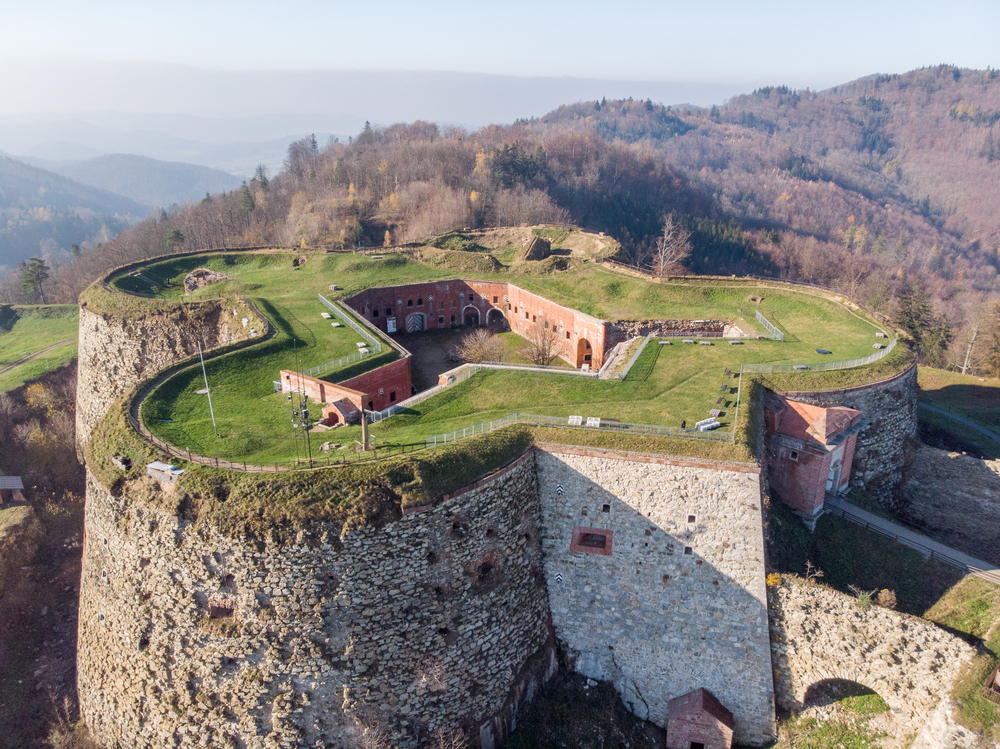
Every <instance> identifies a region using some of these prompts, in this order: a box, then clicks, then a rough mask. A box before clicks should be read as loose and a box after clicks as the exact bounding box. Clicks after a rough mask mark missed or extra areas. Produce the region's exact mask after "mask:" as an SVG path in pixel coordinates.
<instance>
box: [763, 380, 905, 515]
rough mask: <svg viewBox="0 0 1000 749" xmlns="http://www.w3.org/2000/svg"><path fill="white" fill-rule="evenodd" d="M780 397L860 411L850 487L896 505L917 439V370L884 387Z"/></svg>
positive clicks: (806, 392) (800, 392) (879, 384)
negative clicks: (860, 425) (862, 422)
mask: <svg viewBox="0 0 1000 749" xmlns="http://www.w3.org/2000/svg"><path fill="white" fill-rule="evenodd" d="M781 395H785V396H788V397H789V398H793V399H794V400H798V401H804V402H805V403H811V404H813V405H817V406H824V407H830V406H847V407H848V408H853V409H856V410H858V411H860V412H861V413H862V414H863V415H864V417H865V419H866V420H867V421H868V425H867V426H865V427H864V428H863V429H862V430H861V432H860V433H859V434H858V440H857V443H856V446H855V450H854V465H853V468H852V473H851V485H852V486H857V487H859V488H861V489H864V490H865V491H867V492H868V493H869V494H871V495H872V496H873V497H875V498H876V499H877V500H878V501H879V502H880V503H882V504H883V505H886V506H887V507H893V506H895V505H896V504H897V503H898V502H899V494H900V489H901V487H902V484H903V471H904V468H905V466H906V462H907V460H908V458H909V454H910V452H911V451H912V449H913V445H914V438H915V437H916V434H917V365H916V364H914V365H913V366H911V367H910V368H909V369H907V370H906V371H905V372H903V373H902V374H900V375H897V376H896V377H892V378H890V379H888V380H883V381H882V382H876V383H873V384H871V385H861V386H859V387H854V388H848V389H845V390H831V391H825V392H816V391H796V392H785V391H782V392H781Z"/></svg>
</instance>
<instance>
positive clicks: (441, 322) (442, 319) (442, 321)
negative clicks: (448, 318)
mask: <svg viewBox="0 0 1000 749" xmlns="http://www.w3.org/2000/svg"><path fill="white" fill-rule="evenodd" d="M438 325H444V316H443V315H442V316H441V317H439V318H438Z"/></svg>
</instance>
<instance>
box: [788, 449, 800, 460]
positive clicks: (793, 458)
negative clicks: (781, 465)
mask: <svg viewBox="0 0 1000 749" xmlns="http://www.w3.org/2000/svg"><path fill="white" fill-rule="evenodd" d="M788 457H790V458H791V459H792V460H795V461H797V460H798V459H799V453H798V451H797V450H792V453H791V455H789V456H788Z"/></svg>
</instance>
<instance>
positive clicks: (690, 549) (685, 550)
mask: <svg viewBox="0 0 1000 749" xmlns="http://www.w3.org/2000/svg"><path fill="white" fill-rule="evenodd" d="M684 553H685V554H687V555H688V556H691V555H692V554H694V549H692V548H691V547H690V546H685V547H684Z"/></svg>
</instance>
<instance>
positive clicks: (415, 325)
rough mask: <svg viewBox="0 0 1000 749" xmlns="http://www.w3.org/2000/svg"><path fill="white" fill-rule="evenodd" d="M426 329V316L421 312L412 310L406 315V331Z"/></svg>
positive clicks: (414, 331)
mask: <svg viewBox="0 0 1000 749" xmlns="http://www.w3.org/2000/svg"><path fill="white" fill-rule="evenodd" d="M426 329H427V316H426V315H424V313H423V312H412V313H410V314H409V315H407V316H406V332H407V333H419V332H420V331H422V330H426Z"/></svg>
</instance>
